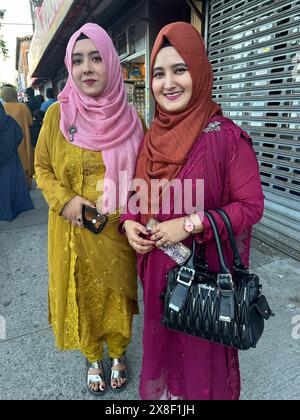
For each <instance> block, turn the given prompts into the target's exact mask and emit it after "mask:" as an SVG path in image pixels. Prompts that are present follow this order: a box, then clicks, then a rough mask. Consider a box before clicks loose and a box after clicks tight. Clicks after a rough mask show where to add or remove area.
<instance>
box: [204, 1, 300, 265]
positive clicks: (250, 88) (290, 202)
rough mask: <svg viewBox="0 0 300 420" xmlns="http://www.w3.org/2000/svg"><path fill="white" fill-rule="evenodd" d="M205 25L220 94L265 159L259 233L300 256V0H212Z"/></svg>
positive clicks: (226, 109)
mask: <svg viewBox="0 0 300 420" xmlns="http://www.w3.org/2000/svg"><path fill="white" fill-rule="evenodd" d="M207 24H208V53H209V58H210V61H211V63H212V65H213V70H214V73H215V84H214V98H215V100H216V101H217V102H218V103H220V104H221V105H222V107H223V111H224V114H225V115H226V116H228V117H230V118H232V119H233V120H234V121H235V122H236V123H237V124H238V125H239V126H240V127H242V128H243V129H245V131H247V132H248V133H249V134H250V135H251V137H252V139H253V142H254V147H255V150H256V153H257V157H258V160H259V165H260V173H261V180H262V184H263V188H264V193H265V197H266V201H265V213H264V217H263V219H262V221H261V223H259V224H258V225H257V226H256V227H255V231H254V232H255V235H256V236H257V237H259V238H260V239H261V240H263V241H265V242H267V243H270V244H272V245H273V246H276V247H277V248H279V249H281V250H282V251H284V252H287V253H289V254H290V255H292V256H294V257H296V258H298V259H300V0H293V1H291V0H280V1H278V0H242V1H238V0H223V1H222V0H211V1H210V2H209V7H208V22H207Z"/></svg>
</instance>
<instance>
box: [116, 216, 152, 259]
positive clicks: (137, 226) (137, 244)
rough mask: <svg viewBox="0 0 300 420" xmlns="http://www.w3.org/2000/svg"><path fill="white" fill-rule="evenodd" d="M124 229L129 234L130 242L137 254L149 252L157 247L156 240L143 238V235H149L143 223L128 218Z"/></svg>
mask: <svg viewBox="0 0 300 420" xmlns="http://www.w3.org/2000/svg"><path fill="white" fill-rule="evenodd" d="M123 230H124V232H125V233H126V235H127V238H128V242H129V244H130V245H131V246H132V248H133V249H134V250H135V252H136V253H137V254H141V255H143V254H148V252H150V251H152V250H153V249H154V248H155V241H150V240H147V239H143V238H142V237H141V235H145V236H147V235H149V233H150V232H149V231H148V230H147V229H146V228H145V226H143V225H142V224H141V223H138V222H135V221H134V220H126V221H125V222H124V224H123Z"/></svg>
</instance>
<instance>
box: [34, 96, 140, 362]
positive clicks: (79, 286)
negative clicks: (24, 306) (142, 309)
mask: <svg viewBox="0 0 300 420" xmlns="http://www.w3.org/2000/svg"><path fill="white" fill-rule="evenodd" d="M59 120H60V110H59V103H57V104H54V105H53V106H52V107H51V108H49V110H48V111H47V113H46V117H45V120H44V123H43V127H42V130H41V132H40V136H39V140H38V144H37V147H36V153H35V171H36V180H37V184H38V187H39V188H40V189H41V190H42V192H43V194H44V196H45V198H46V200H47V202H48V204H49V208H50V210H49V231H48V236H49V239H48V254H49V321H50V323H51V324H52V327H53V331H54V334H55V337H56V343H57V346H58V348H59V349H61V350H67V349H79V350H81V351H82V352H83V353H84V354H86V355H89V356H90V357H89V360H92V359H95V357H94V356H95V355H96V351H97V350H96V348H97V346H98V348H99V346H101V345H102V342H103V341H108V340H105V338H107V337H108V336H109V335H110V336H112V335H114V337H116V334H121V335H122V336H123V337H125V338H127V341H129V339H130V337H131V324H132V315H133V314H134V313H137V312H138V309H137V283H136V277H137V276H136V256H135V254H134V252H133V250H132V249H131V248H130V246H129V245H128V242H127V239H126V238H124V237H123V236H121V235H120V234H119V233H118V230H117V229H118V223H119V214H113V215H109V220H108V222H107V224H106V226H105V228H104V230H103V231H102V232H101V233H100V235H95V234H93V233H91V232H90V231H88V230H87V229H83V230H81V229H79V228H74V227H73V226H72V225H71V223H70V222H68V221H66V220H64V219H63V218H62V217H61V216H59V215H60V212H61V210H62V209H63V207H64V205H65V204H66V203H67V202H68V201H69V200H71V199H72V198H73V197H75V196H76V195H79V196H81V197H84V198H86V199H87V200H90V201H92V202H96V200H97V198H98V195H99V193H97V191H96V185H97V183H98V181H99V180H101V179H103V178H104V175H105V166H104V163H103V160H102V154H101V153H100V152H94V151H90V150H85V149H82V148H79V147H77V146H74V145H72V144H71V143H70V142H69V141H67V140H66V139H65V138H64V136H63V134H62V132H61V131H60V129H59ZM111 341H113V340H111ZM117 341H118V340H117ZM108 344H109V343H108ZM113 352H114V354H116V351H114V350H113ZM93 354H94V356H93ZM114 357H117V356H114Z"/></svg>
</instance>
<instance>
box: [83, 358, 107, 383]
mask: <svg viewBox="0 0 300 420" xmlns="http://www.w3.org/2000/svg"><path fill="white" fill-rule="evenodd" d="M86 365H87V369H88V370H87V384H88V385H92V384H96V383H99V382H105V376H104V368H103V364H102V361H101V360H97V361H96V362H94V363H90V362H89V361H88V360H87V362H86ZM90 369H98V370H102V373H97V374H95V373H91V374H89V370H90Z"/></svg>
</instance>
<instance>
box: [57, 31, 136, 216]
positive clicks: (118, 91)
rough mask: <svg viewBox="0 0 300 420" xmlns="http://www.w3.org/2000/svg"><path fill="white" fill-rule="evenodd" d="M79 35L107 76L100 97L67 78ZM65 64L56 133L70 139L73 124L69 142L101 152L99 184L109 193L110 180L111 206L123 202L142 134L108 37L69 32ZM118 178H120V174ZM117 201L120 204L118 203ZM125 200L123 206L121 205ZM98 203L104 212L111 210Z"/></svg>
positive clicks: (115, 54)
mask: <svg viewBox="0 0 300 420" xmlns="http://www.w3.org/2000/svg"><path fill="white" fill-rule="evenodd" d="M81 34H84V35H86V36H87V37H88V38H89V39H90V40H91V41H92V42H93V43H94V44H95V46H96V48H97V50H98V51H99V53H100V55H101V58H102V61H103V63H104V65H105V67H106V70H107V73H108V84H107V87H106V89H105V91H104V92H103V94H102V95H101V96H100V97H97V98H93V97H89V96H87V95H85V94H84V93H83V92H82V91H81V90H80V89H79V88H78V87H77V86H76V84H75V82H74V80H73V77H72V53H73V50H74V46H75V43H76V41H77V39H78V38H79V36H80V35H81ZM65 64H66V67H67V69H68V72H69V77H68V81H67V83H66V86H65V88H64V89H63V91H62V92H61V93H60V95H59V97H58V99H59V101H60V110H61V119H60V129H61V131H62V133H63V134H64V137H65V138H66V139H70V127H71V126H73V125H75V127H76V133H75V134H74V137H73V143H72V144H74V145H76V146H79V147H82V148H83V149H88V150H94V151H101V152H102V156H103V161H104V165H105V167H106V173H105V180H104V185H106V186H108V187H107V188H108V190H107V191H106V197H109V194H110V192H111V191H109V188H110V186H111V183H110V181H112V182H113V185H115V186H116V187H117V191H116V192H117V202H116V204H117V207H121V206H122V205H124V204H125V202H126V198H127V194H126V191H125V188H126V190H127V188H128V184H129V183H130V181H131V180H132V178H133V176H134V171H135V165H136V159H137V154H138V150H139V146H140V143H141V141H142V139H143V136H144V133H143V128H142V124H141V121H140V119H139V116H138V113H137V111H136V110H135V109H134V107H133V106H131V105H129V103H128V101H127V94H126V91H125V86H124V82H123V79H122V73H121V66H120V62H119V58H118V55H117V52H116V50H115V48H114V45H113V42H112V40H111V38H110V37H109V35H108V34H107V33H106V32H105V30H104V29H102V28H101V27H100V26H99V25H96V24H94V23H87V24H85V25H84V26H82V27H81V28H80V29H79V30H78V31H77V32H75V33H74V34H73V36H72V37H71V38H70V41H69V43H68V46H67V51H66V57H65ZM125 171H126V173H127V180H128V184H127V185H123V188H124V191H123V192H121V193H120V192H119V190H118V188H119V186H120V185H119V174H120V172H125ZM123 177H124V175H123ZM119 193H120V197H123V200H122V202H121V203H120V202H119V200H118V197H119ZM123 201H125V202H123ZM106 206H108V200H106V201H105V202H104V209H103V210H104V212H113V211H115V210H116V208H113V207H112V206H110V207H106Z"/></svg>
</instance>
